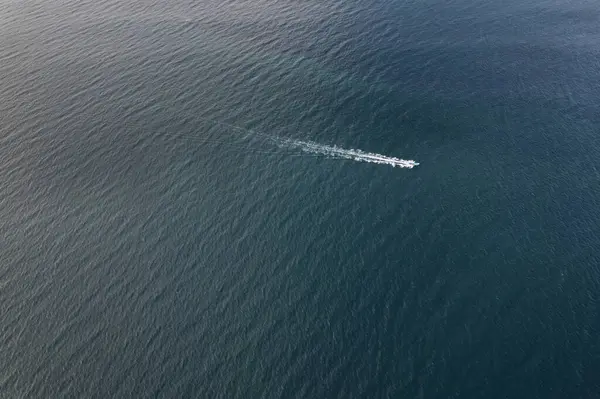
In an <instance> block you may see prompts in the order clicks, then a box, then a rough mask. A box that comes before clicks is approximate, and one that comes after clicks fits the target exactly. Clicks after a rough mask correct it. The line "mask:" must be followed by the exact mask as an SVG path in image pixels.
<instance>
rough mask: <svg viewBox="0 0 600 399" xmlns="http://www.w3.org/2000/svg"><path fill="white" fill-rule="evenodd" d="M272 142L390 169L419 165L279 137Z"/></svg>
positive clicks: (370, 153) (378, 155)
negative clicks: (386, 166) (381, 165)
mask: <svg viewBox="0 0 600 399" xmlns="http://www.w3.org/2000/svg"><path fill="white" fill-rule="evenodd" d="M273 140H274V141H275V142H276V144H277V145H279V146H280V147H286V148H297V149H299V150H301V151H304V152H307V153H311V154H321V155H327V156H330V157H333V158H342V159H351V160H354V161H359V162H369V163H377V164H384V165H390V166H392V167H396V166H397V167H400V168H409V169H412V168H413V167H415V166H418V165H419V163H418V162H415V161H413V160H406V159H400V158H395V157H388V156H386V155H381V154H376V153H372V152H365V151H361V150H355V149H344V148H340V147H337V146H328V145H323V144H319V143H315V142H312V141H301V140H293V139H286V138H281V137H273Z"/></svg>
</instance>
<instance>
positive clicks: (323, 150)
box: [202, 118, 419, 169]
mask: <svg viewBox="0 0 600 399" xmlns="http://www.w3.org/2000/svg"><path fill="white" fill-rule="evenodd" d="M202 119H204V120H206V121H209V122H212V123H215V124H217V125H221V126H225V127H228V128H231V129H233V130H237V131H240V132H244V133H246V134H245V138H246V139H250V138H262V139H263V140H264V139H266V140H267V141H270V142H272V143H273V144H275V145H276V146H278V147H279V148H284V149H297V150H300V151H302V152H305V153H310V154H314V155H325V156H328V157H331V158H338V159H349V160H353V161H359V162H369V163H377V164H383V165H390V166H392V167H399V168H408V169H412V168H414V167H415V166H418V165H419V163H418V162H415V161H413V160H407V159H400V158H395V157H388V156H386V155H381V154H377V153H373V152H365V151H362V150H355V149H345V148H341V147H337V146H329V145H324V144H319V143H316V142H314V141H302V140H295V139H290V138H286V137H281V136H275V135H271V134H266V133H261V132H257V131H255V130H252V129H247V128H244V127H241V126H237V125H233V124H230V123H226V122H222V121H218V120H215V119H209V118H202ZM219 141H220V140H219Z"/></svg>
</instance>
